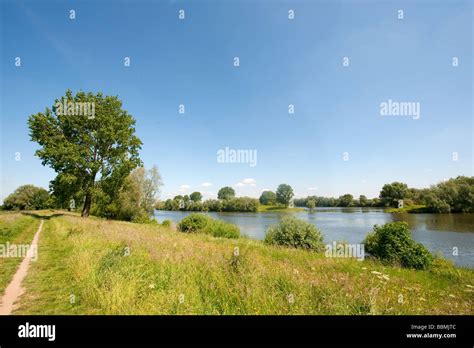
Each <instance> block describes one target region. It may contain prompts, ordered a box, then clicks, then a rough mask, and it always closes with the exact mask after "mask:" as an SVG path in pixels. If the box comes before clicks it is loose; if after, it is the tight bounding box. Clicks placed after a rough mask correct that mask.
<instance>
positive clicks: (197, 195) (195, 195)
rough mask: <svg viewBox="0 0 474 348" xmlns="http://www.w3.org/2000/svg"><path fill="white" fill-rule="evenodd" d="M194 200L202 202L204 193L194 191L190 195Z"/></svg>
mask: <svg viewBox="0 0 474 348" xmlns="http://www.w3.org/2000/svg"><path fill="white" fill-rule="evenodd" d="M189 198H191V200H192V201H193V202H200V201H201V200H202V194H201V192H193V193H191V195H190V196H189Z"/></svg>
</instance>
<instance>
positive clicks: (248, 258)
mask: <svg viewBox="0 0 474 348" xmlns="http://www.w3.org/2000/svg"><path fill="white" fill-rule="evenodd" d="M43 228H44V230H43V232H42V236H41V238H40V249H39V259H38V261H37V262H35V263H32V265H31V268H30V271H29V274H28V276H27V278H26V279H25V287H26V293H25V294H24V295H23V296H22V298H21V300H20V304H21V306H20V308H19V309H18V310H17V311H16V314H369V313H372V314H402V313H403V314H474V299H473V298H474V296H473V293H472V291H473V290H472V288H470V287H468V286H467V285H470V286H473V285H474V272H473V271H472V270H465V269H457V270H453V269H451V270H449V272H448V271H446V272H441V273H439V274H434V273H432V272H429V271H414V270H406V269H400V268H396V267H386V266H383V265H382V264H380V263H378V262H374V261H363V262H358V261H356V260H351V259H329V258H325V257H324V256H323V255H321V254H316V253H310V252H305V251H301V250H292V249H282V248H276V247H269V246H265V245H264V244H262V243H261V242H259V241H254V240H249V239H244V238H242V239H239V240H228V239H215V238H213V237H210V236H207V235H196V234H194V235H188V234H183V233H180V232H174V231H172V230H170V229H166V228H163V227H160V226H153V225H138V224H132V223H126V222H117V221H106V220H100V219H95V218H90V219H87V220H85V219H81V218H79V217H76V216H72V215H66V216H63V217H55V218H52V219H50V220H47V221H46V222H45V224H44V227H43ZM127 246H128V247H130V255H129V256H124V251H125V247H127ZM236 246H238V247H239V256H238V257H233V252H234V248H235V247H236ZM374 271H376V272H380V273H382V274H384V275H387V276H388V277H386V278H388V280H386V279H384V278H383V277H382V275H381V274H374V273H372V272H374ZM71 294H73V295H74V296H75V302H74V303H70V299H71V297H70V295H71ZM399 295H402V296H403V303H400V302H399V299H401V297H400V296H399ZM291 299H293V301H291ZM180 300H181V301H180Z"/></svg>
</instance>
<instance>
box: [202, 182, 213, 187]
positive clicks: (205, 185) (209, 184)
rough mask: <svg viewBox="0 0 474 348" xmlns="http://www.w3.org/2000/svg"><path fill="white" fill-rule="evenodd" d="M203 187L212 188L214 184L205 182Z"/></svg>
mask: <svg viewBox="0 0 474 348" xmlns="http://www.w3.org/2000/svg"><path fill="white" fill-rule="evenodd" d="M201 186H202V187H211V186H212V183H210V182H203V183H202V184H201Z"/></svg>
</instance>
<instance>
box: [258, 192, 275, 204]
mask: <svg viewBox="0 0 474 348" xmlns="http://www.w3.org/2000/svg"><path fill="white" fill-rule="evenodd" d="M259 200H260V204H264V205H271V204H275V202H276V194H275V192H273V191H263V192H262V194H261V195H260V199H259Z"/></svg>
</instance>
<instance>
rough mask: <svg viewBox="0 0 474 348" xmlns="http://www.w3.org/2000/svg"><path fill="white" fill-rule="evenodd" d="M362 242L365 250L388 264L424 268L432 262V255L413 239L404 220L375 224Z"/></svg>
mask: <svg viewBox="0 0 474 348" xmlns="http://www.w3.org/2000/svg"><path fill="white" fill-rule="evenodd" d="M364 244H365V251H367V252H368V253H369V254H371V255H373V256H375V257H376V258H378V259H380V260H383V261H385V262H387V263H390V264H399V265H401V266H402V267H407V268H414V269H426V268H428V267H429V266H430V265H431V263H432V262H433V255H431V253H430V252H429V251H428V249H426V248H425V247H424V246H423V244H420V243H417V242H415V241H414V240H413V238H412V237H411V235H410V230H409V228H408V224H407V223H406V222H400V221H399V222H391V223H388V224H385V225H383V226H377V225H375V226H374V230H373V232H371V233H369V234H368V235H367V237H366V238H365V240H364Z"/></svg>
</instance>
